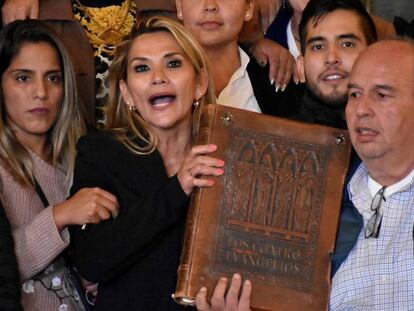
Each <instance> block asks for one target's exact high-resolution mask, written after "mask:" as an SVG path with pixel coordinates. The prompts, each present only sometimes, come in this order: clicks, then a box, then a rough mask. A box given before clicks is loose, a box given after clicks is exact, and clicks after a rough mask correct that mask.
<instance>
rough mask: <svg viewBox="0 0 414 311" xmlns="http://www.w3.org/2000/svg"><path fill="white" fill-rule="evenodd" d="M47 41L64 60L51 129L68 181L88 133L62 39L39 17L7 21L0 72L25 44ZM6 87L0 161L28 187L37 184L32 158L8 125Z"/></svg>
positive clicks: (55, 155)
mask: <svg viewBox="0 0 414 311" xmlns="http://www.w3.org/2000/svg"><path fill="white" fill-rule="evenodd" d="M40 42H45V43H47V44H49V45H50V46H51V47H53V48H54V49H55V50H56V52H57V54H58V56H59V58H60V62H61V66H62V72H63V90H64V91H63V92H64V94H63V99H62V102H61V104H60V109H59V112H58V115H57V119H56V121H55V123H54V125H53V126H52V128H51V129H50V130H49V133H48V140H49V144H50V146H51V155H52V165H53V166H55V167H57V166H60V165H64V166H65V169H66V173H67V174H66V177H67V180H71V178H72V175H73V169H74V166H75V156H76V143H77V141H78V139H79V137H80V136H81V135H83V134H84V132H85V124H84V122H83V118H82V116H81V111H80V109H81V108H80V107H79V106H78V95H77V90H76V81H75V73H74V70H73V66H72V63H71V60H70V58H69V55H68V53H67V52H66V49H65V48H64V46H63V44H62V43H61V41H60V39H59V38H58V37H57V35H55V34H54V33H53V31H52V30H51V29H49V27H48V26H47V25H46V24H45V23H43V22H41V21H39V20H23V21H22V20H19V21H15V22H13V23H10V24H8V25H7V26H6V27H4V28H3V29H2V31H1V33H0V59H1V60H2V64H1V65H0V74H1V76H3V74H4V72H5V71H6V70H7V68H8V67H9V66H10V64H11V62H12V61H13V59H14V57H16V55H17V54H18V53H19V51H20V49H21V47H22V46H23V45H24V44H25V43H40ZM3 92H4V91H3V89H2V88H0V95H1V96H0V114H1V118H0V161H1V162H2V163H3V164H5V166H6V167H7V169H8V170H9V171H10V172H11V174H12V175H13V176H14V178H15V179H16V181H17V182H18V183H19V184H21V185H22V186H25V187H30V186H32V187H33V186H34V183H35V177H34V170H33V161H32V158H31V156H30V153H29V152H28V150H27V148H26V147H25V146H24V145H22V144H21V143H20V142H19V140H18V139H17V138H16V136H15V135H14V133H13V131H12V130H11V128H10V126H9V124H7V119H6V111H5V107H4V96H3Z"/></svg>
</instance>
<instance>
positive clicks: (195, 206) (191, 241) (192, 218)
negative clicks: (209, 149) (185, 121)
mask: <svg viewBox="0 0 414 311" xmlns="http://www.w3.org/2000/svg"><path fill="white" fill-rule="evenodd" d="M216 110H217V105H216V104H214V105H213V104H210V105H207V106H205V107H204V109H203V113H202V115H201V119H200V127H199V132H198V136H197V140H196V143H195V144H196V145H205V144H209V143H210V139H211V133H212V128H213V126H214V115H215V113H216ZM202 196H203V188H197V189H195V190H194V191H193V193H192V196H191V201H190V207H189V210H188V213H187V223H186V230H185V236H184V243H183V250H182V253H181V260H180V266H179V267H178V271H177V286H176V290H175V294H174V299H175V300H176V302H178V303H180V304H184V305H194V303H195V297H194V295H195V293H190V289H189V282H190V274H191V268H192V257H193V250H194V247H195V243H196V238H197V223H198V218H199V206H200V201H201V197H202Z"/></svg>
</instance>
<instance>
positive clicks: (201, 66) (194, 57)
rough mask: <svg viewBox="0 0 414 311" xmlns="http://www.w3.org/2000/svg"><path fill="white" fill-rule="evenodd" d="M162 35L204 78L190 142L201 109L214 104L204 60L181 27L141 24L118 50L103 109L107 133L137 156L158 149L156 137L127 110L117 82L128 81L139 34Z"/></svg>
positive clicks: (159, 21) (155, 20)
mask: <svg viewBox="0 0 414 311" xmlns="http://www.w3.org/2000/svg"><path fill="white" fill-rule="evenodd" d="M161 31H163V32H167V33H170V34H171V35H172V36H173V37H174V38H175V40H176V41H177V43H178V44H179V45H180V47H181V48H182V49H183V51H184V53H185V54H186V56H187V57H188V59H189V61H190V63H191V64H192V66H193V67H194V70H195V72H196V74H197V76H199V77H200V76H201V75H202V74H206V75H207V79H208V87H207V91H206V93H205V94H204V95H203V96H202V97H201V98H200V100H199V105H198V108H195V109H193V124H192V133H193V138H194V136H195V135H196V133H197V131H198V126H199V122H200V115H201V111H202V108H203V106H204V105H208V104H215V103H216V97H215V92H214V88H213V81H212V78H211V75H210V71H209V66H208V63H207V56H206V55H205V53H204V51H203V49H202V47H201V46H200V45H199V43H198V42H197V40H196V39H195V38H194V37H193V36H192V35H191V34H190V32H189V31H188V30H187V29H186V28H185V27H184V26H182V25H181V24H180V23H178V22H176V21H174V20H172V19H170V18H167V17H162V16H153V17H150V18H148V19H144V20H142V21H141V22H140V23H139V24H138V25H137V27H136V29H134V30H133V31H132V32H131V34H130V36H129V38H128V39H127V40H125V41H124V42H122V43H121V44H120V45H119V46H118V47H117V50H116V56H115V59H114V61H113V62H112V65H111V68H110V71H109V85H110V89H109V103H108V106H107V109H106V112H107V123H106V129H107V130H110V131H111V132H113V133H114V134H115V137H116V138H117V139H118V140H119V141H120V142H121V143H122V144H124V145H125V146H126V147H127V148H128V149H130V150H131V151H132V152H134V153H136V154H149V153H151V152H153V151H154V150H155V149H156V147H157V137H155V135H154V134H153V133H151V131H150V129H149V126H148V124H147V123H146V121H145V120H144V119H143V118H142V117H141V115H140V114H139V113H138V112H131V111H130V110H129V109H128V107H127V105H126V103H125V102H124V100H123V98H122V96H121V93H120V89H119V82H120V81H121V80H124V81H126V80H127V65H128V54H129V51H130V49H131V46H132V43H133V41H134V40H136V39H137V38H138V37H139V36H140V35H142V34H148V33H156V32H161ZM134 138H139V140H141V141H143V142H145V145H144V146H143V145H142V144H141V145H139V144H137V143H136V142H134Z"/></svg>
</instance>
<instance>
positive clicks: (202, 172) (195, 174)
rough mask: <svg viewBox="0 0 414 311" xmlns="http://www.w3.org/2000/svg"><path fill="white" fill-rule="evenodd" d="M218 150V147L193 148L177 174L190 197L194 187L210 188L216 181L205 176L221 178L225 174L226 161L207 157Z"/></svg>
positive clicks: (203, 146) (211, 145)
mask: <svg viewBox="0 0 414 311" xmlns="http://www.w3.org/2000/svg"><path fill="white" fill-rule="evenodd" d="M216 150H217V146H216V145H213V144H210V145H199V146H194V147H193V148H191V150H190V151H189V153H188V154H187V155H186V157H185V159H184V161H183V164H182V165H181V167H180V169H179V170H178V172H177V177H178V180H179V181H180V184H181V187H182V188H183V190H184V192H185V193H186V194H187V195H190V194H191V192H192V191H193V188H194V187H210V186H212V185H214V181H213V180H211V179H206V178H204V177H205V176H221V175H223V174H224V170H223V166H224V161H223V160H220V159H217V158H213V157H210V156H207V155H208V154H210V153H213V152H215V151H216Z"/></svg>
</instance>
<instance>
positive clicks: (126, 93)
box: [119, 80, 133, 105]
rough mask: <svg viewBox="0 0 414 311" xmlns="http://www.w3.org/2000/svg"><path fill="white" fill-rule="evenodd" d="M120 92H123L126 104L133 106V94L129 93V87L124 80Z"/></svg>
mask: <svg viewBox="0 0 414 311" xmlns="http://www.w3.org/2000/svg"><path fill="white" fill-rule="evenodd" d="M119 90H120V91H121V96H122V98H123V100H124V102H125V103H127V104H131V105H133V103H132V96H131V93H130V92H129V89H128V86H127V84H126V82H125V81H124V80H120V81H119Z"/></svg>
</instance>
